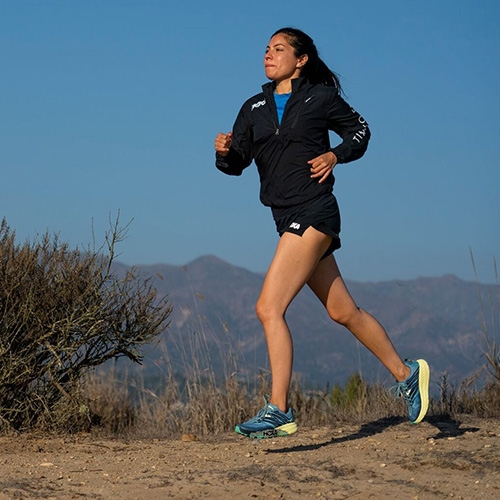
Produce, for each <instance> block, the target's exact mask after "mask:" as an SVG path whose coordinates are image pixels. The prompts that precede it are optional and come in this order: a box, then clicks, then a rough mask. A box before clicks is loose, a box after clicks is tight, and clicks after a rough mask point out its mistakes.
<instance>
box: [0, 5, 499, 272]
mask: <svg viewBox="0 0 500 500" xmlns="http://www.w3.org/2000/svg"><path fill="white" fill-rule="evenodd" d="M499 18H500V3H499V2H497V1H496V0H489V1H483V2H474V1H472V0H469V1H466V0H443V1H439V2H436V1H427V0H424V1H421V2H417V3H415V2H401V1H384V2H373V1H370V0H358V1H356V2H337V1H332V0H329V1H317V2H313V3H307V2H303V1H296V0H289V1H288V2H286V3H285V4H283V3H281V4H276V3H271V2H265V1H261V0H254V1H253V2H250V3H248V2H237V1H233V2H223V1H218V0H215V1H210V2H204V1H201V0H195V1H192V2H178V1H175V0H169V1H153V0H150V1H147V0H142V1H139V0H137V1H127V0H120V1H118V0H108V1H84V0H82V1H78V2H77V1H69V0H67V1H63V0H59V1H55V0H45V1H33V0H32V1H23V0H19V1H16V2H14V1H0V67H1V78H0V169H1V172H2V180H1V182H0V217H5V218H6V219H7V223H8V224H9V225H10V227H11V228H12V229H14V230H15V231H16V232H17V235H18V239H19V240H20V241H23V240H24V239H26V238H30V239H32V238H34V237H36V235H37V234H42V233H44V232H45V231H46V230H48V231H50V232H51V233H58V234H59V235H60V237H61V239H63V240H65V241H69V242H70V243H71V244H73V245H87V244H88V243H89V242H90V241H91V240H92V227H94V232H95V235H96V239H97V240H98V241H102V240H103V237H104V231H105V230H106V228H107V227H108V221H109V219H110V217H111V218H114V217H116V215H117V214H118V212H119V213H120V219H121V222H122V224H123V225H125V224H126V223H128V222H129V221H131V220H132V219H133V220H132V223H131V225H130V228H129V232H128V237H127V239H126V240H125V241H124V242H122V243H121V245H120V246H119V249H118V250H119V251H120V252H121V255H120V256H119V260H121V261H122V262H125V263H127V264H138V265H140V264H153V263H169V264H177V265H183V264H186V263H189V262H190V261H191V260H193V259H195V258H197V257H199V256H200V255H206V254H213V255H216V256H218V257H220V258H222V259H224V260H226V261H228V262H230V263H232V264H235V265H238V266H242V267H245V268H247V269H250V270H253V271H264V270H265V269H266V268H267V266H268V264H269V262H270V260H271V258H272V254H273V252H274V248H275V244H276V241H277V236H276V234H275V229H274V224H273V221H272V218H271V214H270V212H269V210H268V209H267V208H265V207H263V206H261V205H260V202H259V199H258V178H257V175H256V172H255V167H250V168H249V169H247V170H246V171H245V173H244V175H243V176H242V177H239V178H234V177H226V176H224V175H223V174H221V173H220V172H218V171H217V170H216V169H215V167H214V153H213V140H214V137H215V135H216V133H217V132H219V131H224V132H225V131H228V130H230V128H231V126H232V123H233V121H234V118H235V116H236V114H237V112H238V110H239V107H240V106H241V104H242V103H243V101H245V100H246V99H247V98H248V97H250V96H251V95H253V94H255V93H257V92H258V91H259V90H260V86H261V85H262V83H265V76H264V73H263V68H262V59H263V54H264V49H265V46H266V44H267V42H268V40H269V37H270V35H271V34H272V33H273V32H274V31H275V30H276V29H278V28H280V27H282V26H287V25H292V26H295V27H298V28H301V29H303V30H305V31H306V32H308V33H309V34H310V35H311V36H312V37H313V38H314V39H315V41H316V44H317V46H318V48H319V50H320V54H321V56H322V57H323V59H324V60H325V61H326V62H327V64H328V65H329V66H330V67H331V68H332V69H334V70H335V71H337V72H338V73H339V74H340V75H341V77H342V83H343V86H344V89H345V92H346V94H347V100H348V102H349V103H350V104H351V105H352V106H353V107H355V108H356V109H357V110H358V111H359V112H360V113H362V114H363V115H364V117H365V118H366V119H367V120H368V122H369V124H370V127H371V130H372V134H373V135H372V141H371V144H370V147H369V150H368V152H367V154H366V155H365V157H364V158H362V159H361V160H359V161H357V162H354V163H351V164H347V165H339V166H338V167H336V169H335V173H336V179H337V181H336V186H335V193H336V195H337V197H338V200H339V204H340V208H341V213H342V218H343V219H342V220H343V227H342V233H341V236H342V243H343V246H342V249H341V250H340V251H339V252H338V254H337V258H338V261H339V264H340V266H341V269H342V270H343V274H344V276H345V277H346V278H348V279H354V280H359V281H381V280H389V279H412V278H416V277H419V276H441V275H444V274H450V273H451V274H455V275H457V276H459V277H461V278H464V279H474V274H473V270H472V264H471V259H470V255H469V249H472V251H473V253H474V257H475V261H476V266H477V270H478V273H479V278H480V280H481V281H485V282H492V281H494V279H495V276H494V268H493V259H494V258H495V257H496V259H497V260H500V217H499V216H500V196H499V194H498V191H499V186H500V171H499V156H500V154H499V153H500V141H499V140H498V138H497V135H498V123H497V121H498V116H499V115H500V113H499V111H500V109H499V108H500V99H499V96H498V89H500V64H499V63H500V35H499V31H500V30H498V19H499ZM334 140H336V139H334Z"/></svg>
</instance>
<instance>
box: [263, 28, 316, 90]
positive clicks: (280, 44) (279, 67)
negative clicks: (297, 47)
mask: <svg viewBox="0 0 500 500" xmlns="http://www.w3.org/2000/svg"><path fill="white" fill-rule="evenodd" d="M306 62H307V55H304V56H300V57H295V54H294V49H293V47H292V46H291V45H290V44H289V43H288V40H287V39H286V37H285V36H284V35H283V34H282V33H278V34H277V35H274V36H273V37H272V38H271V40H270V41H269V45H268V46H267V47H266V55H265V56H264V69H265V72H266V76H267V78H269V79H270V80H274V81H276V82H280V81H283V80H287V79H291V78H297V77H299V76H300V70H301V68H302V67H303V66H304V64H305V63H306Z"/></svg>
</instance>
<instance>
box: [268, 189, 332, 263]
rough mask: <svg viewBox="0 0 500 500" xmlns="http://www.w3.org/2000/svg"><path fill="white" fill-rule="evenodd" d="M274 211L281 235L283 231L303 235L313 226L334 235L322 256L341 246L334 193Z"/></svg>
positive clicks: (274, 209) (277, 227)
mask: <svg viewBox="0 0 500 500" xmlns="http://www.w3.org/2000/svg"><path fill="white" fill-rule="evenodd" d="M272 211H273V217H274V222H275V223H276V229H277V231H278V233H279V235H280V236H282V235H283V233H294V234H298V235H299V236H302V235H303V234H304V232H305V230H306V229H307V228H308V227H309V226H312V227H314V229H317V230H318V231H320V232H322V233H324V234H327V235H328V236H331V237H332V242H331V244H330V246H329V247H328V250H327V251H326V252H325V254H324V255H323V257H322V258H325V257H326V256H328V255H330V254H331V253H332V252H334V251H335V250H337V249H339V248H340V237H339V233H340V212H339V207H338V204H337V199H336V198H335V196H334V195H333V194H327V195H323V196H321V197H320V198H316V199H315V200H312V201H309V202H307V203H304V204H303V205H300V206H296V207H287V208H273V209H272Z"/></svg>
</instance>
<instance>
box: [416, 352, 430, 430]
mask: <svg viewBox="0 0 500 500" xmlns="http://www.w3.org/2000/svg"><path fill="white" fill-rule="evenodd" d="M417 363H418V367H419V370H418V390H419V392H420V413H419V414H418V417H417V418H416V419H415V421H414V422H412V424H418V423H419V422H421V421H422V420H423V418H424V417H425V414H426V413H427V409H428V408H429V380H430V375H431V371H430V369H429V365H428V364H427V361H425V359H417Z"/></svg>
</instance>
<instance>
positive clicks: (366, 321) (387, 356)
mask: <svg viewBox="0 0 500 500" xmlns="http://www.w3.org/2000/svg"><path fill="white" fill-rule="evenodd" d="M308 285H309V287H310V288H311V290H312V291H313V292H314V293H315V294H316V296H317V297H318V298H319V299H320V300H321V302H322V303H323V305H324V306H325V307H326V309H327V311H328V314H329V315H330V317H331V318H332V319H333V320H334V321H336V322H337V323H340V324H341V325H344V326H345V327H346V328H348V329H349V330H350V331H351V333H352V334H353V335H354V336H355V337H356V338H357V339H358V340H359V341H360V342H361V343H362V344H363V345H364V346H366V347H367V348H368V349H369V350H370V351H371V352H372V353H373V354H374V355H375V356H376V357H377V358H378V359H379V360H380V361H381V362H382V363H383V365H384V366H385V367H386V368H387V369H388V370H389V371H390V372H391V373H392V375H393V376H394V378H395V379H396V380H397V381H399V382H401V381H402V380H405V379H406V378H407V377H408V375H409V374H410V369H409V368H408V366H406V365H405V364H404V363H403V360H402V359H401V357H400V356H399V354H398V353H397V352H396V350H395V348H394V346H393V345H392V342H391V340H390V339H389V337H388V335H387V333H386V331H385V330H384V328H383V327H382V325H381V324H380V323H379V322H378V321H377V320H376V319H375V318H374V317H373V316H372V315H371V314H369V313H367V312H366V311H363V310H362V309H360V308H359V307H357V305H356V303H355V302H354V300H353V299H352V297H351V295H350V293H349V291H348V290H347V287H346V285H345V283H344V280H343V279H342V276H341V274H340V271H339V268H338V266H337V262H336V261H335V258H334V257H333V255H331V256H329V257H327V258H325V259H323V260H321V261H320V262H319V264H318V265H317V266H316V268H315V270H314V272H313V273H312V275H311V277H310V278H309V280H308Z"/></svg>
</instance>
